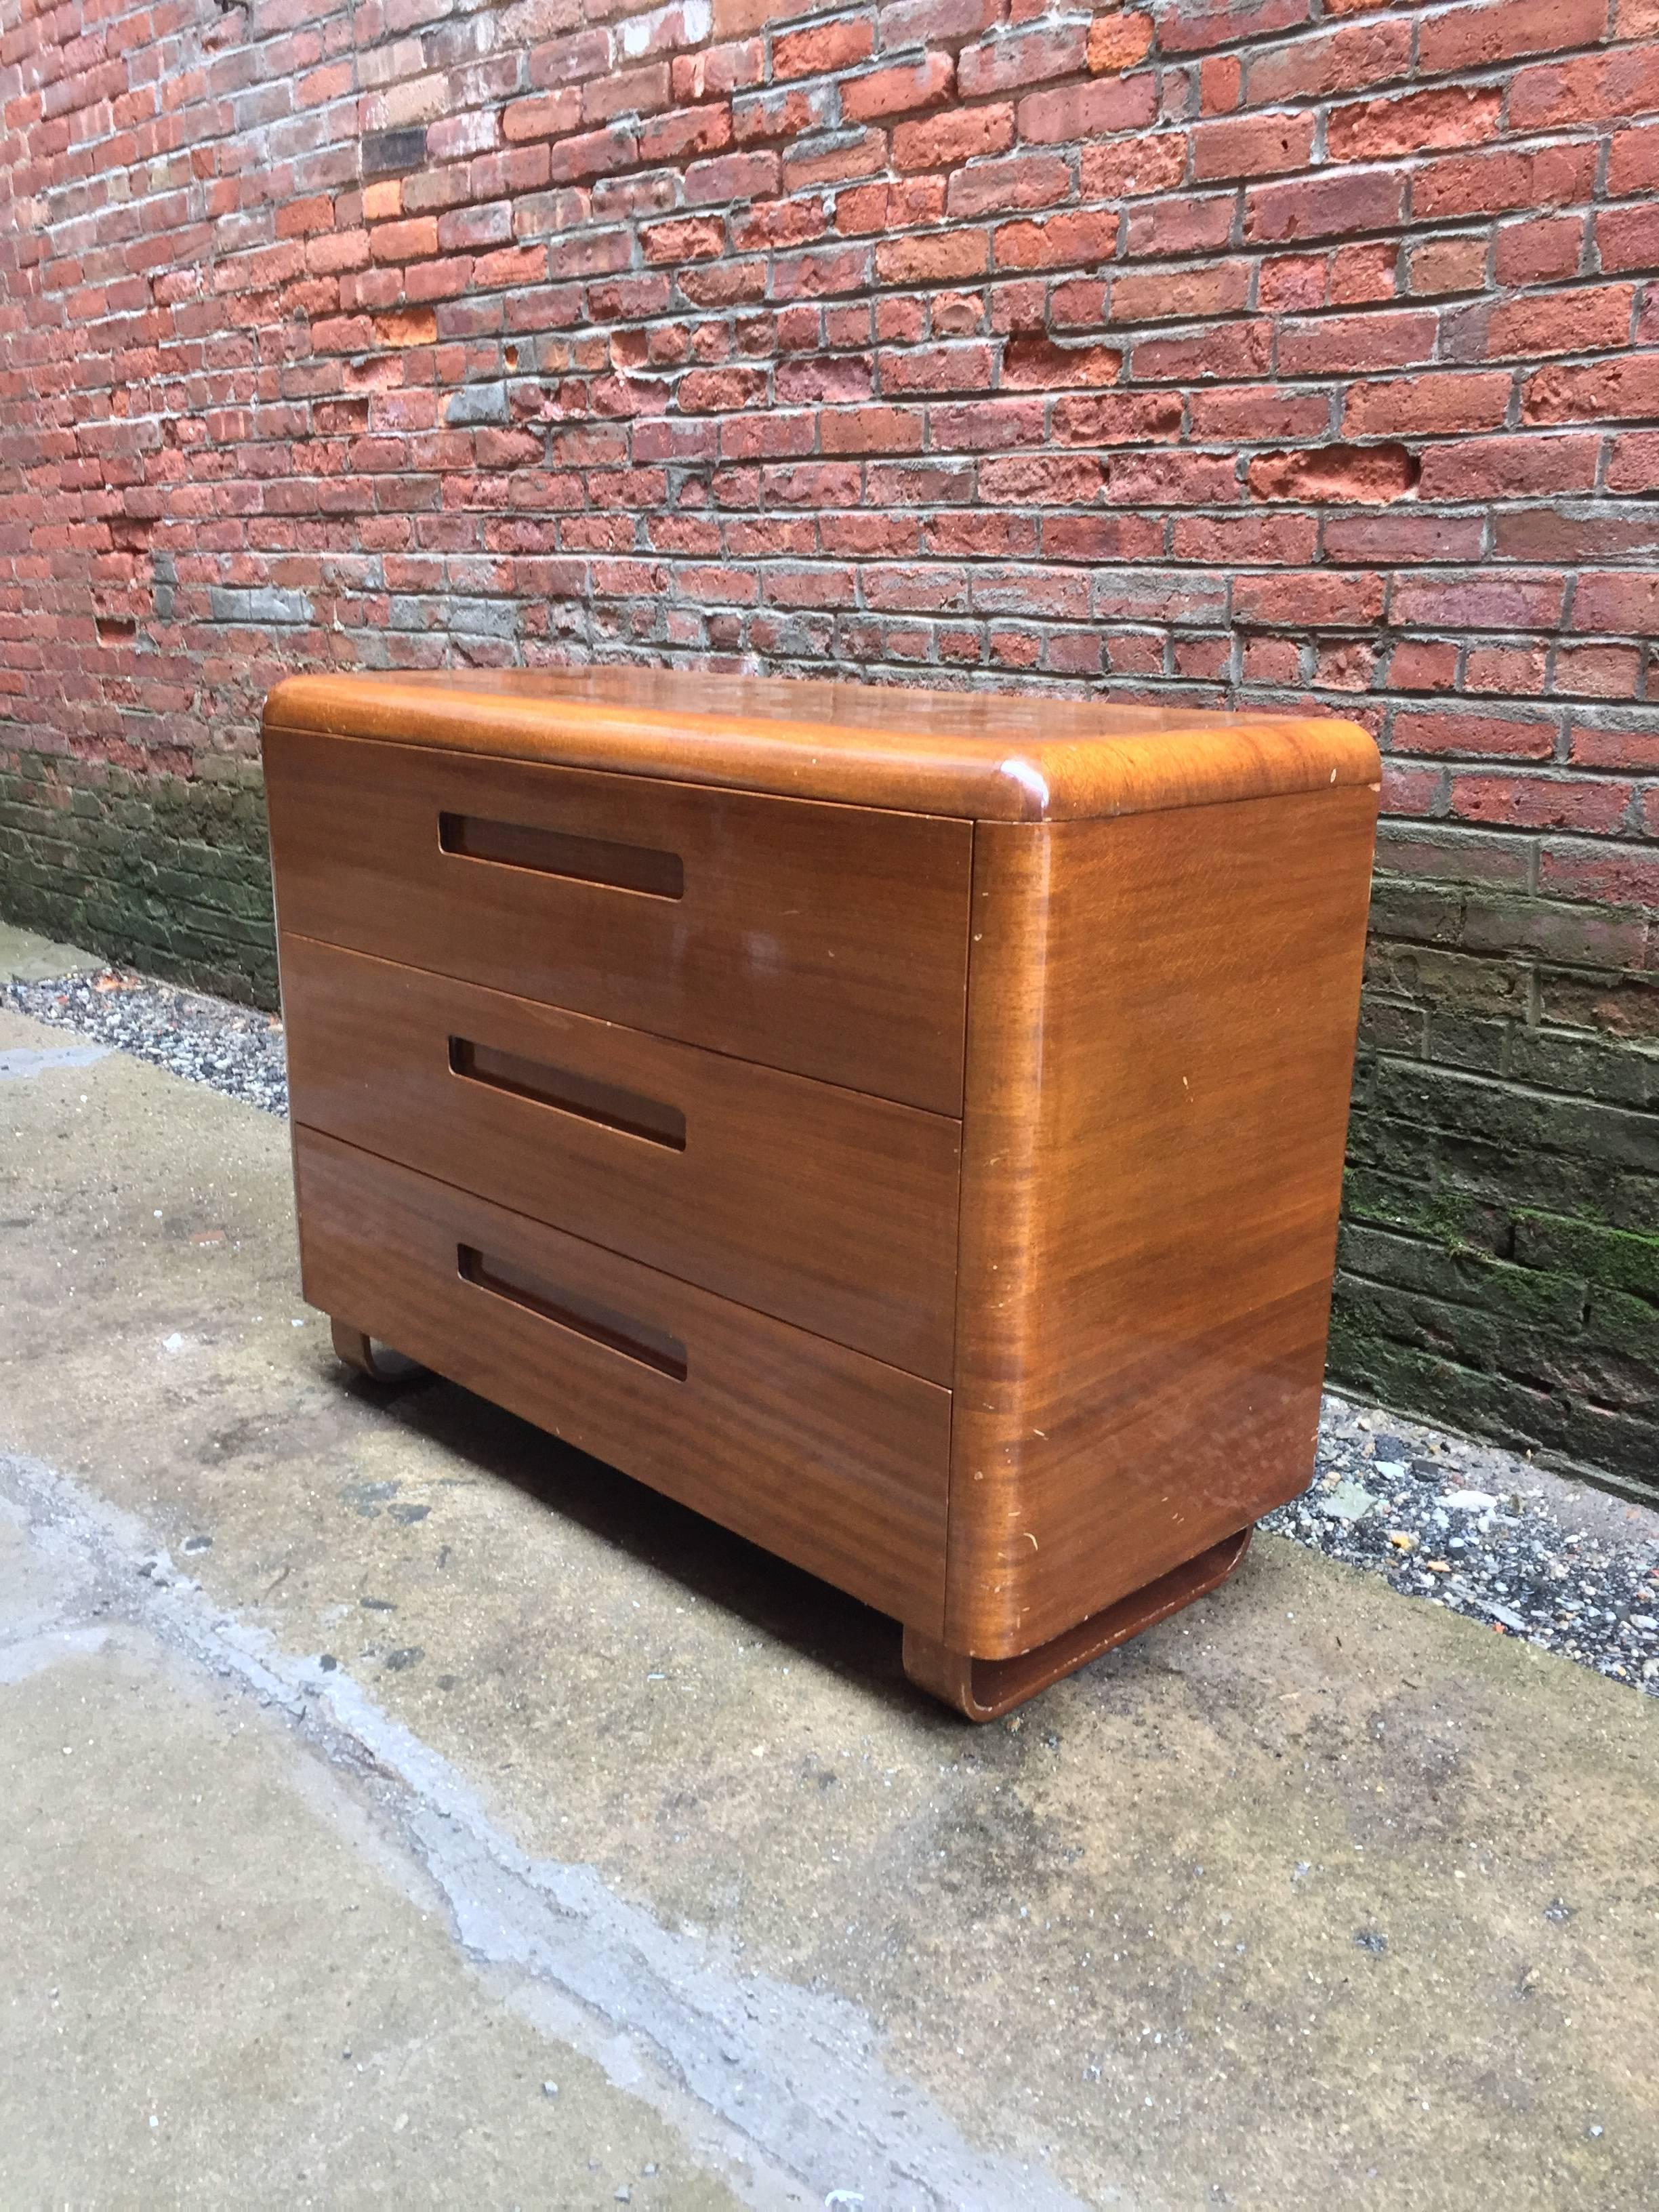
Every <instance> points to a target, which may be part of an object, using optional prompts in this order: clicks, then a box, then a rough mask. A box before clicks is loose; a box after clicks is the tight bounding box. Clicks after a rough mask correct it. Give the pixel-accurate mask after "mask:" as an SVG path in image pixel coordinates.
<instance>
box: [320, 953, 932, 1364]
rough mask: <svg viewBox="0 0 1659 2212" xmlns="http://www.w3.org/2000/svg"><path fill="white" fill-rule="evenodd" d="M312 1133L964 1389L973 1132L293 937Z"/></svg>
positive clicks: (914, 1111)
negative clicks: (964, 1163) (966, 1204)
mask: <svg viewBox="0 0 1659 2212" xmlns="http://www.w3.org/2000/svg"><path fill="white" fill-rule="evenodd" d="M282 967H283V1012H284V1015H285V1018H286V1021H287V1027H288V1056H289V1087H290V1092H291V1112H292V1115H293V1118H294V1121H295V1122H296V1123H298V1124H303V1125H304V1126H305V1127H309V1128H313V1129H320V1130H322V1131H324V1132H325V1133H326V1134H328V1135H330V1136H333V1137H338V1138H340V1139H343V1141H344V1142H346V1143H348V1144H352V1145H357V1146H361V1147H362V1149H364V1150H365V1151H368V1152H378V1153H380V1155H381V1156H382V1157H383V1158H387V1159H392V1160H397V1161H399V1162H401V1163H402V1164H404V1166H406V1167H411V1168H416V1169H418V1170H420V1171H421V1172H422V1174H425V1175H429V1176H435V1177H437V1178H438V1179H439V1180H440V1181H441V1182H447V1183H451V1184H453V1185H455V1186H457V1187H458V1188H461V1189H464V1190H469V1191H472V1192H474V1193H476V1194H477V1195H478V1196H480V1197H483V1198H488V1199H492V1200H495V1203H496V1204H497V1205H501V1206H511V1207H512V1208H513V1209H514V1210H515V1211H516V1212H521V1213H527V1214H530V1215H532V1216H533V1217H534V1218H536V1219H538V1220H540V1221H545V1222H547V1223H548V1224H549V1225H550V1226H552V1227H555V1228H559V1229H564V1230H568V1231H570V1232H571V1234H573V1235H574V1236H577V1237H584V1238H586V1239H587V1240H588V1241H589V1242H591V1243H596V1244H602V1245H605V1246H607V1247H609V1248H610V1249H611V1250H613V1251H617V1252H621V1253H623V1254H625V1255H627V1256H628V1257H629V1258H630V1259H635V1260H639V1261H643V1262H644V1263H645V1264H646V1265H647V1267H657V1268H659V1269H661V1270H662V1271H663V1273H666V1274H671V1275H677V1276H678V1277H679V1278H680V1279H682V1280H683V1281H686V1282H690V1283H696V1284H698V1285H701V1286H702V1288H703V1289H705V1290H708V1291H715V1292H717V1293H718V1294H719V1295H720V1297H726V1298H731V1299H733V1300H736V1301H738V1303H740V1304H744V1305H748V1306H752V1307H755V1308H757V1310H759V1311H761V1312H763V1313H768V1314H772V1315H774V1316H776V1317H777V1318H778V1319H779V1320H780V1321H787V1322H793V1323H794V1324H795V1325H796V1327H797V1328H805V1329H811V1331H813V1332H814V1334H817V1335H819V1336H826V1337H829V1338H832V1339H833V1340H835V1341H836V1343H839V1344H844V1345H847V1346H849V1347H851V1348H852V1349H853V1350H854V1351H857V1352H868V1353H870V1354H871V1355H872V1357H874V1358H878V1359H884V1360H886V1361H888V1362H889V1363H890V1364H891V1365H893V1366H895V1367H900V1368H903V1369H904V1370H907V1371H908V1373H910V1374H913V1375H919V1376H923V1377H925V1378H926V1379H927V1381H929V1382H932V1383H943V1384H945V1385H947V1386H948V1385H949V1383H950V1382H951V1351H952V1343H953V1336H954V1312H955V1303H956V1249H957V1184H958V1174H959V1167H960V1148H961V1124H960V1123H959V1122H957V1121H952V1120H950V1119H948V1118H947V1117H946V1116H945V1115H939V1114H929V1113H926V1112H924V1111H922V1110H921V1109H920V1108H917V1107H912V1106H901V1105H897V1104H895V1103H892V1102H891V1101H890V1100H887V1099H881V1098H873V1097H866V1095H864V1094H863V1093H862V1092H860V1091H843V1090H841V1089H839V1088H838V1087H836V1085H831V1084H826V1083H817V1082H813V1081H812V1080H811V1079H809V1078H807V1077H805V1076H799V1075H787V1074H784V1073H781V1071H779V1070H777V1069H775V1068H769V1067H761V1066H754V1065H752V1064H751V1063H750V1062H747V1061H744V1060H731V1059H728V1058H726V1056H725V1055H724V1054H720V1053H714V1052H705V1051H703V1050H702V1048H699V1047H697V1046H696V1045H684V1044H677V1043H674V1042H671V1041H670V1040H668V1039H666V1038H662V1037H656V1036H647V1035H646V1034H644V1033H643V1032H642V1031H641V1030H628V1029H623V1028H620V1027H618V1026H617V1024H614V1023H611V1022H604V1021H599V1020H597V1019H595V1018H593V1017H592V1016H591V1015H586V1014H577V1013H570V1012H565V1011H564V1010H562V1009H561V1008H558V1007H555V1006H542V1005H539V1004H538V1003H536V1002H534V1001H532V1000H527V999H518V998H513V997H511V996H509V995H507V994H506V993H503V992H500V991H490V990H486V989H484V988H483V987H481V986H479V985H477V984H474V983H464V982H460V981H455V980H454V979H453V978H451V977H448V976H445V975H432V974H430V973H428V971H426V970H425V969H416V968H404V967H402V966H399V965H398V964H397V963H393V962H391V961H386V960H379V959H375V958H374V957H371V956H370V955H368V954H367V953H361V952H348V951H344V950H343V949H342V948H340V947H339V946H337V945H323V944H319V943H318V942H317V941H316V940H315V939H311V938H305V937H298V936H293V935H287V934H285V935H284V936H283V940H282Z"/></svg>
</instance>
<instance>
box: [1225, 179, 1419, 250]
mask: <svg viewBox="0 0 1659 2212" xmlns="http://www.w3.org/2000/svg"><path fill="white" fill-rule="evenodd" d="M1405 204H1406V179H1405V176H1404V174H1403V173H1401V171H1399V170H1395V169H1352V170H1345V171H1342V172H1340V173H1337V174H1335V175H1333V176H1327V177H1299V178H1297V179H1293V180H1291V182H1288V183H1284V184H1268V185H1252V186H1251V187H1250V188H1249V191H1247V192H1246V194H1245V196H1244V235H1245V237H1246V238H1247V239H1248V240H1250V241H1251V243H1252V244H1254V245H1280V244H1283V243H1285V241H1287V240H1291V239H1301V238H1329V237H1333V236H1335V235H1338V234H1340V233H1342V232H1344V231H1352V230H1383V229H1388V228H1392V227H1393V226H1394V225H1395V224H1397V223H1398V222H1400V221H1401V218H1402V216H1403V214H1404V210H1405Z"/></svg>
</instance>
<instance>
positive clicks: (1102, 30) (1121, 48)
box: [1088, 9, 1155, 76]
mask: <svg viewBox="0 0 1659 2212" xmlns="http://www.w3.org/2000/svg"><path fill="white" fill-rule="evenodd" d="M1154 28H1155V26H1154V22H1153V19H1152V16H1151V15H1147V14H1146V13H1144V12H1142V11H1140V10H1138V9H1123V10H1121V11H1119V12H1117V13H1115V14H1111V15H1097V16H1096V18H1095V20H1094V21H1093V22H1092V23H1091V25H1090V26H1089V46H1088V64H1089V68H1090V70H1091V72H1092V73H1093V74H1094V75H1095V76H1101V75H1103V74H1106V73H1108V72H1109V73H1110V74H1111V75H1113V76H1119V75H1121V73H1122V71H1123V70H1130V69H1133V67H1134V65H1135V64H1136V63H1137V62H1138V61H1141V60H1144V59H1145V58H1146V53H1147V51H1148V49H1149V48H1150V47H1151V46H1152V35H1153V31H1154Z"/></svg>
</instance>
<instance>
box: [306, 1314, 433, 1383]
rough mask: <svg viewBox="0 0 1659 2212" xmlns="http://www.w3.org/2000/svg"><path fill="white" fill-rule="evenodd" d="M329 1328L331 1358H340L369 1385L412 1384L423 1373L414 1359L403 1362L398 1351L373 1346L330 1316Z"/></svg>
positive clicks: (357, 1330)
mask: <svg viewBox="0 0 1659 2212" xmlns="http://www.w3.org/2000/svg"><path fill="white" fill-rule="evenodd" d="M329 1328H330V1329H331V1332H332V1334H333V1337H334V1356H335V1358H337V1359H343V1360H344V1362H345V1364H346V1365H347V1366H348V1367H355V1368H356V1370H357V1372H358V1373H359V1374H360V1375H367V1376H368V1379H369V1381H370V1382H371V1383H412V1382H414V1381H415V1380H416V1377H417V1376H422V1375H424V1374H425V1373H426V1371H427V1370H426V1369H425V1368H424V1367H422V1365H421V1364H420V1362H419V1361H418V1360H416V1359H405V1358H404V1355H403V1354H402V1352H393V1351H392V1349H391V1348H390V1347H389V1346H386V1345H383V1344H382V1345H378V1346H377V1345H376V1344H375V1343H374V1341H373V1340H372V1339H370V1338H369V1337H367V1336H365V1335H364V1334H363V1332H362V1329H360V1328H352V1326H351V1324H350V1323H349V1322H343V1321H335V1320H333V1319H332V1317H331V1319H330V1322H329Z"/></svg>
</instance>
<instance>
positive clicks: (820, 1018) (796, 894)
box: [265, 731, 973, 1115]
mask: <svg viewBox="0 0 1659 2212" xmlns="http://www.w3.org/2000/svg"><path fill="white" fill-rule="evenodd" d="M265 775H266V789H267V795H268V799H269V804H270V829H271V845H272V851H273V854H274V856H275V861H276V884H277V902H278V908H279V913H280V917H281V921H282V925H283V928H284V929H285V930H288V931H290V932H293V933H297V934H299V935H302V936H307V937H312V938H316V939H322V940H324V941H325V942H327V943H330V944H334V945H348V946H349V947H351V948H352V949H354V950H355V951H360V952H369V953H374V954H377V955H379V956H380V957H382V958H385V959H390V960H398V961H401V962H403V963H405V964H407V965H409V966H411V967H416V968H425V969H431V970H433V971H435V972H438V973H442V974H446V975H457V976H461V977H464V978H465V979H466V980H467V981H471V982H475V983H482V984H484V985H487V986H489V987H491V988H494V989H497V990H501V991H506V992H509V993H511V994H513V995H515V996H517V997H520V998H525V999H536V1000H543V1001H544V1002H546V1003H548V1004H550V1005H554V1006H564V1007H568V1008H569V1009H571V1010H573V1011H574V1012H580V1013H587V1014H595V1015H598V1016H600V1017H601V1018H604V1019H605V1020H609V1021H616V1022H621V1023H623V1024H626V1025H627V1026H628V1027H629V1028H631V1029H638V1030H647V1031H650V1032H651V1033H653V1034H654V1035H657V1036H666V1037H674V1038H678V1039H679V1040H680V1041H682V1042H685V1043H690V1044H699V1045H703V1046H707V1047H709V1048H713V1049H714V1050H716V1051H720V1052H724V1053H728V1054H733V1055H735V1056H737V1057H738V1058H740V1059H744V1060H754V1061H757V1062H760V1063H763V1064H764V1065H767V1066H774V1067H783V1068H787V1069H788V1070H790V1071H791V1072H793V1073H796V1074H799V1075H810V1076H813V1077H816V1078H817V1079H820V1080H821V1081H824V1082H829V1083H837V1084H841V1085H845V1086H847V1087H848V1088H849V1089H852V1090H854V1091H870V1092H872V1093H873V1094H875V1095H877V1096H878V1097H886V1098H893V1099H897V1100H899V1101H901V1102H902V1103H905V1104H908V1105H911V1106H918V1107H921V1108H923V1109H927V1110H929V1111H932V1112H934V1113H940V1114H948V1115H959V1114H960V1112H961V1105H962V1049H963V1006H964V1000H965V994H966V987H967V982H966V969H967V921H968V900H969V880H970V872H971V865H972V842H973V833H972V830H971V829H970V828H969V825H968V824H967V823H963V822H953V821H942V820H936V819H933V818H932V817H927V816H920V815H918V816H912V815H900V814H890V813H880V812H878V811H874V810H872V809H866V808H851V807H835V806H826V805H817V804H806V803H801V802H795V801H792V800H788V799H775V798H766V797H757V796H755V795H753V794H751V793H740V792H721V791H714V790H710V789H702V788H698V787H693V786H690V785H685V784H675V783H662V782H653V781H646V780H645V779H643V778H641V777H637V776H610V775H592V774H589V773H588V772H587V771H586V770H585V769H568V768H559V767H549V766H543V765H529V764H526V763H522V762H516V761H497V760H486V759H482V758H469V757H457V756H455V755H453V754H448V753H440V752H433V751H430V750H420V749H418V748H416V747H412V746H388V745H381V744H368V743H363V742H360V741H356V740H352V739H345V740H342V739H339V738H319V737H313V736H306V735H294V734H283V732H280V731H278V732H272V733H270V734H269V735H268V736H267V740H266V746H265ZM447 812H455V813H459V814H462V815H465V816H466V817H471V818H477V819H480V820H485V821H489V822H493V823H507V824H517V825H520V826H521V827H526V828H530V829H550V830H553V831H556V832H558V833H559V834H561V835H562V836H573V837H577V838H580V839H585V840H590V841H599V842H611V843H615V844H617V845H621V846H623V847H627V848H635V850H637V851H639V852H645V853H653V854H659V853H671V854H676V855H678V858H679V859H680V860H681V861H682V862H683V864H684V892H683V895H682V896H678V897H667V896H651V895H648V894H647V893H645V892H642V891H638V890H627V889H619V888H617V887H615V886H613V885H612V884H604V883H595V882H592V881H589V880H583V879H580V878H573V877H566V876H561V875H557V874H552V873H548V872H543V871H541V870H539V869H535V868H528V867H522V866H505V865H502V864H501V863H500V862H497V861H493V860H477V859H474V858H471V857H469V856H468V855H467V854H465V853H459V852H446V851H445V850H444V849H443V848H442V845H441V842H440V836H439V817H440V816H441V815H442V814H444V813H447Z"/></svg>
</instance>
